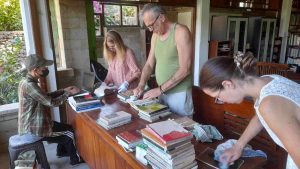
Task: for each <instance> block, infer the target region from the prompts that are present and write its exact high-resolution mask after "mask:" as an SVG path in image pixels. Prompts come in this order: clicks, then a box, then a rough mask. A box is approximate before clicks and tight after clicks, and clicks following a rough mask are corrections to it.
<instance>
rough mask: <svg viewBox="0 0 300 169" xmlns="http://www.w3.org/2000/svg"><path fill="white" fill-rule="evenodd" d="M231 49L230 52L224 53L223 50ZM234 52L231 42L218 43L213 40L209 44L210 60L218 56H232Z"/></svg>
mask: <svg viewBox="0 0 300 169" xmlns="http://www.w3.org/2000/svg"><path fill="white" fill-rule="evenodd" d="M224 46H225V47H226V48H229V50H228V51H227V50H226V51H224V50H221V49H222V48H225V47H224ZM231 52H232V46H231V42H230V41H216V40H212V41H210V42H209V58H212V57H216V56H230V53H231Z"/></svg>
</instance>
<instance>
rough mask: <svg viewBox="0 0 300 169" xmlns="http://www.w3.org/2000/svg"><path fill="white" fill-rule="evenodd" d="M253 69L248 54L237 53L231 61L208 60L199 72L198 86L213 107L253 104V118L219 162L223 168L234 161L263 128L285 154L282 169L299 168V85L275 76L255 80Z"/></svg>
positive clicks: (254, 68)
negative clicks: (248, 100)
mask: <svg viewBox="0 0 300 169" xmlns="http://www.w3.org/2000/svg"><path fill="white" fill-rule="evenodd" d="M255 65H256V60H255V58H254V57H253V55H252V53H246V54H242V53H237V54H235V56H234V57H233V58H231V57H216V58H213V59H210V60H208V61H207V62H206V63H205V65H204V66H203V68H202V70H201V75H200V86H201V88H202V90H203V91H204V93H206V94H207V95H209V96H211V97H214V98H215V101H216V103H222V102H226V103H236V104H238V103H241V102H242V101H243V99H244V98H245V97H252V98H253V99H254V100H255V104H254V108H255V110H256V115H255V116H254V117H253V118H252V120H251V121H250V123H249V125H248V126H247V128H246V129H245V131H244V133H243V134H242V135H241V137H240V138H239V140H238V141H237V143H236V144H235V145H234V146H233V147H232V148H230V149H228V150H226V151H225V152H224V154H222V155H221V158H220V159H221V161H222V162H224V163H227V164H229V163H231V162H233V161H235V160H236V159H238V158H239V157H240V156H241V153H242V149H243V148H244V147H245V145H246V144H247V143H248V142H249V141H250V140H251V139H252V138H253V137H255V136H256V135H257V134H258V133H259V132H260V131H261V130H262V128H265V129H266V130H267V132H268V133H269V135H270V136H271V138H272V139H273V140H274V142H275V143H276V144H278V145H279V146H281V147H283V148H284V149H285V150H286V151H287V152H288V154H289V156H288V160H287V165H286V166H287V167H286V168H289V169H296V168H297V166H298V168H300V149H299V147H300V84H297V83H296V82H293V81H291V80H289V79H286V78H284V77H282V76H279V75H265V76H262V77H257V76H256V67H255Z"/></svg>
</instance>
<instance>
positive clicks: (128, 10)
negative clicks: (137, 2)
mask: <svg viewBox="0 0 300 169" xmlns="http://www.w3.org/2000/svg"><path fill="white" fill-rule="evenodd" d="M136 8H137V7H135V6H123V7H122V13H123V16H126V17H135V16H136Z"/></svg>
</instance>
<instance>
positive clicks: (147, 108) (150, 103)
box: [129, 99, 171, 122]
mask: <svg viewBox="0 0 300 169" xmlns="http://www.w3.org/2000/svg"><path fill="white" fill-rule="evenodd" d="M129 103H130V105H131V107H132V108H134V109H135V110H137V111H138V112H139V114H138V115H139V117H140V118H141V119H144V120H146V121H149V122H154V121H157V120H159V119H161V118H163V117H166V116H168V115H170V114H171V112H170V109H169V107H168V106H166V105H163V104H160V103H158V100H157V99H154V100H153V99H149V100H137V101H133V102H129Z"/></svg>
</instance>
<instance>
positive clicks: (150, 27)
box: [146, 14, 160, 31]
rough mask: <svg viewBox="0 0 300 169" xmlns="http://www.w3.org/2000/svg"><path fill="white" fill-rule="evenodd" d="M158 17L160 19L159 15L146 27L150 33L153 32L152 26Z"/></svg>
mask: <svg viewBox="0 0 300 169" xmlns="http://www.w3.org/2000/svg"><path fill="white" fill-rule="evenodd" d="M159 17H160V14H159V15H158V16H157V17H156V19H155V20H154V22H153V23H152V24H150V25H148V26H146V27H147V28H148V29H149V30H150V31H151V30H153V26H154V24H155V22H156V21H157V19H158V18H159Z"/></svg>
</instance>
